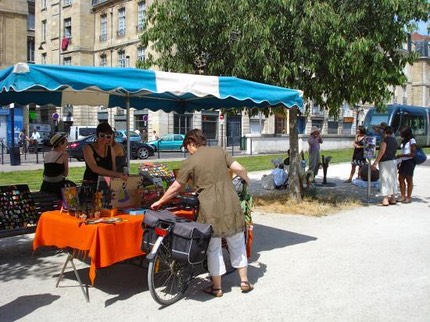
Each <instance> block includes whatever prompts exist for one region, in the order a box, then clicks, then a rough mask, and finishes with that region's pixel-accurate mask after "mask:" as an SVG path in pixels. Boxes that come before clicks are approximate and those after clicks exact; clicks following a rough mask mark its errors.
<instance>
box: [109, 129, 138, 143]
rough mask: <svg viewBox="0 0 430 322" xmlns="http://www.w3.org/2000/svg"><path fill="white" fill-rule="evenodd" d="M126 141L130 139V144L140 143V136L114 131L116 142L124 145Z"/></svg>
mask: <svg viewBox="0 0 430 322" xmlns="http://www.w3.org/2000/svg"><path fill="white" fill-rule="evenodd" d="M128 139H130V142H141V138H140V135H139V134H136V133H135V132H128V134H127V131H126V130H115V141H116V142H118V143H123V144H125V143H126V142H127V140H128Z"/></svg>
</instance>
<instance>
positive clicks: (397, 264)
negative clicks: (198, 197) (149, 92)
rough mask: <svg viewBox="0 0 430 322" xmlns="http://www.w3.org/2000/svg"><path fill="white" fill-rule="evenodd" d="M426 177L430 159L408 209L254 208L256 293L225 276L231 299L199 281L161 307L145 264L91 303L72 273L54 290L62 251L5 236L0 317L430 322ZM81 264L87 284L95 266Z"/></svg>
mask: <svg viewBox="0 0 430 322" xmlns="http://www.w3.org/2000/svg"><path fill="white" fill-rule="evenodd" d="M348 173H349V167H348V165H347V164H340V165H332V166H330V168H329V181H331V180H335V178H338V177H339V178H342V179H345V176H346V175H347V174H348ZM251 175H252V176H253V178H252V180H256V179H259V177H260V173H252V174H251ZM254 175H255V179H254ZM335 176H336V177H335ZM429 179H430V161H427V162H426V163H425V164H423V165H420V166H417V168H416V174H415V177H414V180H415V186H414V193H413V200H412V201H413V202H412V203H411V204H398V205H395V206H389V207H378V206H375V205H374V204H368V205H365V206H363V207H359V208H355V209H353V210H349V211H343V212H341V213H337V214H334V215H329V216H324V217H307V216H291V215H285V214H271V213H262V212H258V211H257V212H255V213H254V214H253V219H254V246H253V255H252V258H251V263H250V266H249V278H250V281H251V282H252V283H253V284H254V285H255V290H254V291H252V292H251V293H249V294H242V293H241V292H240V289H239V279H238V277H237V274H231V275H228V276H226V277H224V278H223V289H224V296H223V297H222V298H213V297H210V296H208V295H206V294H204V293H203V292H202V291H201V289H202V287H203V286H205V285H208V283H207V281H206V280H205V276H204V275H202V276H199V277H198V278H196V279H195V280H194V281H193V282H192V284H191V287H190V289H189V290H188V291H187V293H186V298H185V299H184V300H182V301H180V302H178V303H176V304H174V305H172V306H170V307H166V308H163V309H160V307H159V306H158V305H157V304H156V303H155V302H154V301H153V299H152V298H151V296H150V294H149V291H148V286H147V281H146V278H147V271H146V269H145V268H143V267H141V266H136V265H132V264H128V263H119V264H116V265H113V266H111V267H108V268H104V269H100V270H98V272H97V279H96V282H95V285H94V287H90V288H89V295H90V303H86V301H85V299H84V297H83V295H82V292H81V290H80V289H79V287H78V286H77V282H76V278H75V276H74V274H73V272H72V270H71V268H70V267H68V268H67V270H66V272H67V273H66V276H65V279H64V280H63V281H62V282H61V283H60V287H59V288H55V282H56V278H57V277H58V274H59V272H60V270H61V267H62V264H63V263H64V260H65V255H64V254H63V253H61V252H60V251H58V250H56V249H53V248H42V249H40V250H37V251H36V252H35V253H34V254H33V253H32V249H31V245H32V235H25V236H16V237H11V238H4V239H1V240H0V281H1V285H2V292H1V294H0V320H1V321H16V320H19V321H38V320H39V321H48V322H49V321H81V320H82V319H85V320H88V321H142V320H148V321H167V320H171V319H172V317H173V318H174V319H175V321H201V320H202V319H203V320H205V321H220V320H224V321H231V320H235V321H245V320H246V321H330V322H332V321H339V322H341V321H342V322H343V321H363V322H367V321H428V320H429V316H430V302H429V301H428V298H429V294H430V252H429V251H428V245H429V244H430V234H429V231H430V215H429V210H430V208H429V204H430V193H429V190H428V181H429ZM318 180H319V179H318V178H317V181H318ZM336 180H337V179H336ZM351 186H352V185H351V184H349V185H345V186H343V185H342V186H341V187H342V188H343V187H345V189H350V188H351ZM76 263H77V269H78V271H79V274H80V276H81V278H82V280H83V282H84V283H88V265H87V264H86V263H84V262H80V261H77V262H76Z"/></svg>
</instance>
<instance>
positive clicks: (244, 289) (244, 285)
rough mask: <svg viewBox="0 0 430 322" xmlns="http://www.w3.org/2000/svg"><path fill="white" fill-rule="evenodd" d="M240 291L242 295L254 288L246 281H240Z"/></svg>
mask: <svg viewBox="0 0 430 322" xmlns="http://www.w3.org/2000/svg"><path fill="white" fill-rule="evenodd" d="M240 289H241V291H242V293H248V292H251V291H252V290H253V289H254V286H252V285H251V284H250V283H249V282H248V281H241V282H240Z"/></svg>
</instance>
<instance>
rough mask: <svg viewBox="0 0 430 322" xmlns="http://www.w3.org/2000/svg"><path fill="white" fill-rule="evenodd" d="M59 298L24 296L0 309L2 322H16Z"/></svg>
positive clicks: (43, 295)
mask: <svg viewBox="0 0 430 322" xmlns="http://www.w3.org/2000/svg"><path fill="white" fill-rule="evenodd" d="M59 298H60V296H58V295H52V294H49V293H46V294H35V295H24V296H20V297H18V298H16V299H15V300H13V301H12V302H9V303H7V304H5V305H3V306H1V307H0V317H1V320H2V321H17V320H19V319H21V318H23V317H25V316H27V315H29V314H31V313H32V312H33V311H35V310H37V309H39V308H40V307H42V306H46V305H50V304H51V303H52V302H54V301H56V300H58V299H59Z"/></svg>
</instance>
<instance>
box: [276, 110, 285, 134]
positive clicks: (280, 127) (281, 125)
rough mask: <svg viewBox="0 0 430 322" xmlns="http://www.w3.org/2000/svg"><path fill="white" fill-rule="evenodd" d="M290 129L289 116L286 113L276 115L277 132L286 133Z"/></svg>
mask: <svg viewBox="0 0 430 322" xmlns="http://www.w3.org/2000/svg"><path fill="white" fill-rule="evenodd" d="M287 130H288V123H287V118H286V116H285V115H282V114H276V115H275V134H285V133H287Z"/></svg>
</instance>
